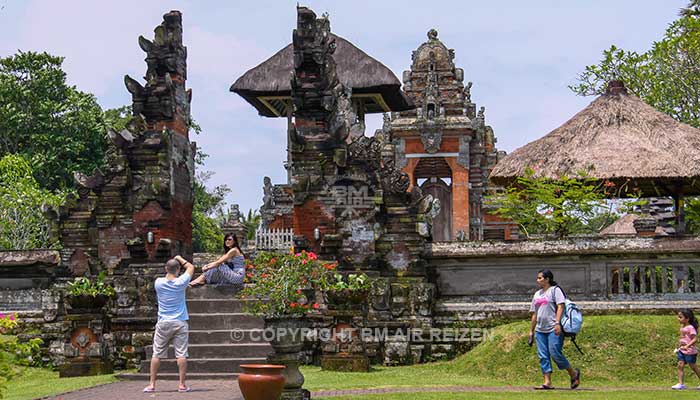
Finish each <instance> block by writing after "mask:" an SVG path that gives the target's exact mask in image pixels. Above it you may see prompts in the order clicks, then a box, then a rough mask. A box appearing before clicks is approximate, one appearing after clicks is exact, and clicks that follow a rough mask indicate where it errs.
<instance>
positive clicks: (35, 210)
mask: <svg viewBox="0 0 700 400" xmlns="http://www.w3.org/2000/svg"><path fill="white" fill-rule="evenodd" d="M32 172H33V171H32V169H31V167H30V165H29V163H28V162H27V160H25V159H24V158H23V157H22V156H20V155H16V154H9V155H6V156H4V157H3V158H2V159H0V249H4V250H27V249H36V248H49V247H52V246H53V245H54V243H52V242H51V221H50V220H49V219H48V218H47V217H46V215H44V213H43V212H42V208H45V207H51V208H54V209H57V208H58V206H60V205H61V204H63V202H64V201H65V196H64V195H63V194H53V193H51V192H50V191H48V190H46V189H42V188H41V187H40V186H39V183H38V182H37V181H36V180H35V179H34V176H33V173H32Z"/></svg>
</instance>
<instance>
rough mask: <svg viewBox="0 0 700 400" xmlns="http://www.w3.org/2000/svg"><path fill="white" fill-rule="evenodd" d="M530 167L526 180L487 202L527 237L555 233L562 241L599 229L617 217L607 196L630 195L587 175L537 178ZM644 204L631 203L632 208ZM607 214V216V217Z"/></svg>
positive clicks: (522, 178) (523, 179) (519, 180)
mask: <svg viewBox="0 0 700 400" xmlns="http://www.w3.org/2000/svg"><path fill="white" fill-rule="evenodd" d="M534 175H535V172H534V171H533V170H532V169H530V168H528V169H527V170H526V172H525V176H524V177H519V178H518V180H517V183H516V184H515V185H513V186H511V187H509V188H507V189H506V190H505V191H504V192H502V193H497V194H493V195H489V196H487V198H486V200H485V202H486V204H488V205H491V206H494V207H495V211H493V213H494V214H497V215H499V216H501V217H503V218H506V219H509V220H512V221H514V222H515V223H517V224H518V225H519V226H520V228H521V230H522V231H523V232H524V233H525V235H526V236H529V235H530V234H533V233H544V234H554V235H555V236H556V237H558V238H562V237H565V236H568V235H571V234H574V233H585V232H591V231H592V230H594V229H595V231H596V232H597V229H600V228H601V227H602V226H603V225H606V224H608V225H609V223H608V221H610V220H611V219H612V218H613V216H614V214H613V213H612V206H611V204H609V203H606V202H605V199H606V198H608V197H621V196H622V195H630V196H631V197H639V194H638V191H635V192H632V193H630V191H629V190H628V188H627V187H626V186H622V187H619V188H618V187H616V185H615V184H614V183H612V182H607V181H606V182H603V183H598V182H597V180H595V179H592V178H590V177H589V176H588V175H587V174H586V173H585V172H580V173H579V175H578V176H577V177H575V178H574V177H568V176H562V177H560V178H559V179H546V178H536V177H535V176H534ZM638 204H641V202H629V203H627V204H626V207H629V208H631V207H633V206H634V205H638ZM606 214H607V215H606Z"/></svg>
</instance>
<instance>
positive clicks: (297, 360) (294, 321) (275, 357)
mask: <svg viewBox="0 0 700 400" xmlns="http://www.w3.org/2000/svg"><path fill="white" fill-rule="evenodd" d="M305 326H306V321H305V320H304V319H303V318H301V317H291V316H290V317H286V318H266V319H265V329H266V330H269V331H271V332H274V339H273V340H272V341H271V342H270V345H271V346H272V349H273V350H274V352H273V353H270V355H268V356H267V362H268V363H269V364H277V365H284V366H285V367H287V368H285V370H284V373H283V375H284V378H285V383H284V389H283V391H282V397H281V399H282V400H303V399H309V398H311V394H310V392H309V391H308V390H306V389H302V385H304V375H302V373H301V371H299V365H300V364H301V349H302V347H303V345H304V338H303V337H302V331H303V329H302V328H304V327H305Z"/></svg>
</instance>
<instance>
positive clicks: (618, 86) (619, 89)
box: [605, 79, 627, 94]
mask: <svg viewBox="0 0 700 400" xmlns="http://www.w3.org/2000/svg"><path fill="white" fill-rule="evenodd" d="M605 94H627V88H626V87H625V83H624V82H622V81H621V80H619V79H614V80H612V81H610V82H608V87H607V89H606V90H605Z"/></svg>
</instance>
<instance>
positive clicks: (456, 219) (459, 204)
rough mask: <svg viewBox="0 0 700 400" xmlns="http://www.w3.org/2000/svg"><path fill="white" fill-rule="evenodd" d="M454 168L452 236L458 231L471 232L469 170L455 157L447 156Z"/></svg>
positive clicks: (448, 162)
mask: <svg viewBox="0 0 700 400" xmlns="http://www.w3.org/2000/svg"><path fill="white" fill-rule="evenodd" d="M445 161H447V165H449V166H450V169H452V235H453V236H452V237H457V232H458V231H463V232H464V233H466V234H469V170H467V169H466V168H464V167H463V166H461V165H459V164H458V163H457V159H455V158H445Z"/></svg>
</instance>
